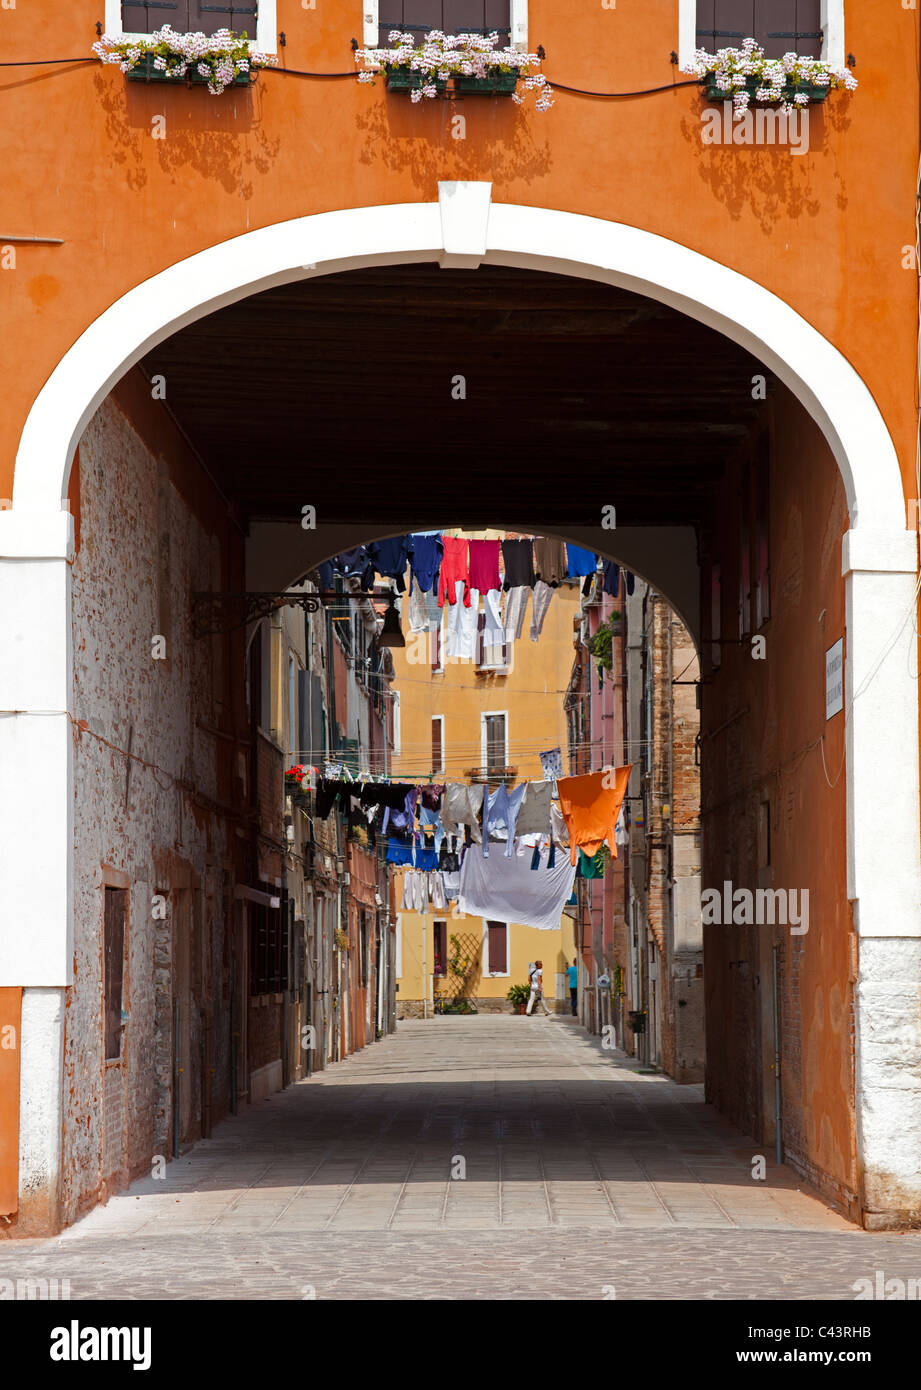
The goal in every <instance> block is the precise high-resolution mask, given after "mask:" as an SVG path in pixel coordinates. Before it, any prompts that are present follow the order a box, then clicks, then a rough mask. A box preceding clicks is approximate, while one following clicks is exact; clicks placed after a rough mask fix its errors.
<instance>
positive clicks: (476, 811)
mask: <svg viewBox="0 0 921 1390" xmlns="http://www.w3.org/2000/svg"><path fill="white" fill-rule="evenodd" d="M483 790H484V788H483V786H482V784H478V785H476V786H472V787H468V786H467V783H466V782H448V784H447V785H446V787H445V795H444V802H443V803H442V807H441V823H442V825H443V826H444V828H445V830H446V831H447V832H448V834H449V835H456V834H458V832H459V830H460V827H461V826H462V825H467V826H469V827H470V832H471V835H472V837H473V839H474V841H475V842H476V844H479V843H480V811H481V809H482V806H483Z"/></svg>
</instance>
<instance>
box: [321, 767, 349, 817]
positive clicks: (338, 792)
mask: <svg viewBox="0 0 921 1390" xmlns="http://www.w3.org/2000/svg"><path fill="white" fill-rule="evenodd" d="M354 786H355V783H354V782H344V781H343V780H342V779H341V778H332V777H321V778H320V780H319V782H318V783H317V799H316V814H317V815H318V816H319V817H320V820H326V819H327V818H328V816H329V813H330V811H331V810H332V809H333V807H334V806H335V805H336V802H337V801H339V799H340V797H343V798H344V797H345V796H347V795H349V789H350V788H351V789H354ZM341 804H347V803H346V802H343V803H341Z"/></svg>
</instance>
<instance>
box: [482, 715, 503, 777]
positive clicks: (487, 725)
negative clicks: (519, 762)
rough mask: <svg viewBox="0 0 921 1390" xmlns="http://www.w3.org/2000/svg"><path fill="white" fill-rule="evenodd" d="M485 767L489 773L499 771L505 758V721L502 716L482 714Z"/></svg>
mask: <svg viewBox="0 0 921 1390" xmlns="http://www.w3.org/2000/svg"><path fill="white" fill-rule="evenodd" d="M483 724H484V735H485V742H486V748H485V753H486V766H487V768H488V769H489V771H490V772H499V771H501V770H502V769H503V768H504V767H505V765H506V763H507V761H508V759H507V757H506V741H507V740H506V721H505V715H504V714H484V716H483Z"/></svg>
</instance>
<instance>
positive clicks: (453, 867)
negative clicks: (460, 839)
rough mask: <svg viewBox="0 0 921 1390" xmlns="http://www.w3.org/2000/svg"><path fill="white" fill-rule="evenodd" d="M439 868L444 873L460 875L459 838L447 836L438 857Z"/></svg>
mask: <svg viewBox="0 0 921 1390" xmlns="http://www.w3.org/2000/svg"><path fill="white" fill-rule="evenodd" d="M438 867H439V869H441V871H442V872H443V873H446V874H458V873H460V860H459V859H458V857H457V836H456V835H451V836H448V835H445V837H444V839H443V840H442V842H441V851H440V853H439V855H438Z"/></svg>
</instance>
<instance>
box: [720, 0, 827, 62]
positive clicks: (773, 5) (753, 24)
mask: <svg viewBox="0 0 921 1390" xmlns="http://www.w3.org/2000/svg"><path fill="white" fill-rule="evenodd" d="M747 38H754V39H757V41H758V43H759V44H760V45H761V46H762V48H763V49H764V51H765V53H766V54H767V56H768V57H769V58H780V57H782V56H783V54H784V53H789V52H790V51H791V50H793V51H795V52H796V53H798V54H799V55H800V56H801V57H803V58H818V57H820V56H821V53H822V0H698V4H697V42H698V45H699V46H700V47H702V48H708V49H710V50H711V51H712V50H713V49H717V48H738V47H739V45H740V44H741V42H742V40H743V39H747Z"/></svg>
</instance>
